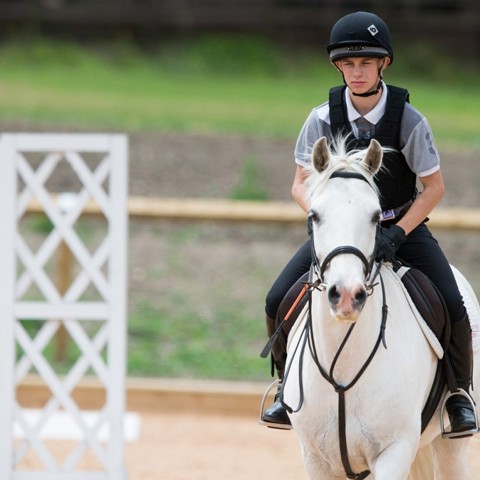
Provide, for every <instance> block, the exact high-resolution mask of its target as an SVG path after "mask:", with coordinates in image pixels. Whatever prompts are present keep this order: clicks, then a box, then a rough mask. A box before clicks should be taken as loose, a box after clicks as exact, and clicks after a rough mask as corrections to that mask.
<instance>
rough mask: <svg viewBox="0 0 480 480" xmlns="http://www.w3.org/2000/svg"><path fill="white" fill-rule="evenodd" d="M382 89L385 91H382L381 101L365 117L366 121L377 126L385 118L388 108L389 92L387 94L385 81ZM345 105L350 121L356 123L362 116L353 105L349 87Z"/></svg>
mask: <svg viewBox="0 0 480 480" xmlns="http://www.w3.org/2000/svg"><path fill="white" fill-rule="evenodd" d="M382 87H383V90H382V96H381V97H380V100H379V101H378V103H377V104H376V105H375V107H374V108H373V109H372V110H371V111H370V112H368V113H367V114H366V115H364V116H363V118H365V120H367V121H368V122H370V123H371V124H373V125H376V124H377V123H378V122H379V121H380V119H381V118H382V117H383V115H384V113H385V108H386V106H387V94H388V92H387V86H386V85H385V83H384V82H383V81H382ZM345 103H346V105H347V114H348V120H349V121H350V122H354V121H355V120H358V119H359V118H360V117H361V116H362V115H360V114H359V113H358V112H357V111H356V110H355V107H354V106H353V103H352V99H351V98H350V94H349V89H348V87H347V88H346V89H345Z"/></svg>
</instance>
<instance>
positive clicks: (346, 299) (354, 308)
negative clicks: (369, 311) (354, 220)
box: [327, 284, 368, 322]
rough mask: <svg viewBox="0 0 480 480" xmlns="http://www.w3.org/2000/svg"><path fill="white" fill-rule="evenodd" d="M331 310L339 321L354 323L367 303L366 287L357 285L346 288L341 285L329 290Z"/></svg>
mask: <svg viewBox="0 0 480 480" xmlns="http://www.w3.org/2000/svg"><path fill="white" fill-rule="evenodd" d="M327 297H328V302H329V304H330V308H331V310H332V312H333V314H334V316H335V318H336V319H337V320H340V321H348V322H354V321H356V320H357V318H358V315H359V314H360V312H361V311H362V310H363V307H364V306H365V303H366V301H367V297H368V295H367V289H366V288H365V285H363V284H361V285H356V286H354V287H352V288H346V287H344V286H341V285H332V286H331V287H330V288H329V289H328V290H327Z"/></svg>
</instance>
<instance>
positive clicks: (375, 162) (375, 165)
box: [363, 138, 383, 175]
mask: <svg viewBox="0 0 480 480" xmlns="http://www.w3.org/2000/svg"><path fill="white" fill-rule="evenodd" d="M382 157H383V150H382V146H381V145H380V144H379V143H378V142H377V141H376V140H375V139H374V138H372V140H371V141H370V145H369V146H368V150H367V153H366V154H365V158H364V159H363V163H364V164H365V165H366V166H367V168H368V171H369V172H370V173H371V174H372V175H375V174H376V173H377V172H378V170H379V169H380V165H381V164H382Z"/></svg>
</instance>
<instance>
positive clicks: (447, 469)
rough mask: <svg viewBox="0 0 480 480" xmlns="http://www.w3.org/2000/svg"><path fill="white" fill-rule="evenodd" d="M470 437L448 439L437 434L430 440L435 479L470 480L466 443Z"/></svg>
mask: <svg viewBox="0 0 480 480" xmlns="http://www.w3.org/2000/svg"><path fill="white" fill-rule="evenodd" d="M469 441H470V437H467V438H457V439H455V440H450V439H446V438H442V437H441V436H438V437H437V438H435V440H434V441H433V442H432V450H433V455H434V463H435V480H470V479H471V478H473V477H472V476H470V475H469V471H470V468H469V466H468V456H467V452H468V443H469Z"/></svg>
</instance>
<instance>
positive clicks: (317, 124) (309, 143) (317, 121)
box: [295, 106, 330, 167]
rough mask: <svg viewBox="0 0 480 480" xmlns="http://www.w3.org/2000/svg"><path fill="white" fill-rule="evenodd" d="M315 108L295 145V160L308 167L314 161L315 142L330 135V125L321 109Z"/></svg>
mask: <svg viewBox="0 0 480 480" xmlns="http://www.w3.org/2000/svg"><path fill="white" fill-rule="evenodd" d="M323 107H324V106H321V107H317V108H314V109H313V110H312V111H311V112H310V115H309V116H308V117H307V119H306V120H305V123H304V124H303V127H302V129H301V130H300V134H299V135H298V139H297V143H296V145H295V162H296V163H297V164H298V165H300V166H302V167H308V166H309V165H310V164H311V163H312V150H313V145H314V143H315V142H316V141H317V140H318V139H319V138H320V137H322V136H327V137H328V136H329V130H330V127H329V125H328V123H327V122H326V120H325V119H321V118H320V115H319V114H320V109H321V110H324V108H323Z"/></svg>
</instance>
